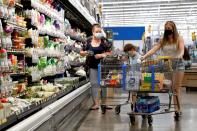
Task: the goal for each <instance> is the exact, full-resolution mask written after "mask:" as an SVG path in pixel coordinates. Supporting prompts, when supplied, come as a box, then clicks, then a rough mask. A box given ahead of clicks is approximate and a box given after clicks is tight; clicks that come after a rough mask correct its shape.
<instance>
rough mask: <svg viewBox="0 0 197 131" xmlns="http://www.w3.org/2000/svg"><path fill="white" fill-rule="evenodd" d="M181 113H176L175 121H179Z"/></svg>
mask: <svg viewBox="0 0 197 131" xmlns="http://www.w3.org/2000/svg"><path fill="white" fill-rule="evenodd" d="M179 117H180V116H179V113H178V112H175V116H174V119H175V121H179Z"/></svg>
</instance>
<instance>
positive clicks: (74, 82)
mask: <svg viewBox="0 0 197 131" xmlns="http://www.w3.org/2000/svg"><path fill="white" fill-rule="evenodd" d="M55 83H56V84H55V85H53V84H50V83H48V84H46V85H37V86H32V87H27V89H26V91H25V92H22V93H20V94H18V95H17V96H18V97H8V98H7V99H5V98H4V99H0V130H2V129H4V128H5V127H6V126H9V125H10V124H12V123H14V122H19V121H20V120H22V119H24V117H26V116H27V115H29V114H31V113H33V112H35V111H38V110H40V109H42V108H44V107H46V106H47V105H49V104H51V103H53V102H55V101H56V100H58V99H60V98H61V97H63V96H65V95H66V94H68V93H70V92H72V91H73V90H74V89H76V88H78V87H80V86H82V85H84V84H86V83H88V80H86V79H85V80H83V81H79V78H78V77H74V78H72V77H68V78H63V79H58V80H56V82H55ZM60 83H61V84H60Z"/></svg>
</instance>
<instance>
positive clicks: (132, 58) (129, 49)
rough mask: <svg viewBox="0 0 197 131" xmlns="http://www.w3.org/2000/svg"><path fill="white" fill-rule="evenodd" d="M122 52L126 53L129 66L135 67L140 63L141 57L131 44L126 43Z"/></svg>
mask: <svg viewBox="0 0 197 131" xmlns="http://www.w3.org/2000/svg"><path fill="white" fill-rule="evenodd" d="M124 52H125V53H126V56H127V57H128V61H127V62H128V63H127V64H130V65H136V64H139V63H141V60H140V58H141V55H140V53H139V52H137V47H136V46H134V45H133V44H131V43H128V44H126V45H125V46H124Z"/></svg>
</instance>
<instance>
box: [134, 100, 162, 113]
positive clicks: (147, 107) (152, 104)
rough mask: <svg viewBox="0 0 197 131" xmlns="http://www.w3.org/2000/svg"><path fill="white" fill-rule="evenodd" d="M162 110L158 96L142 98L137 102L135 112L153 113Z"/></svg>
mask: <svg viewBox="0 0 197 131" xmlns="http://www.w3.org/2000/svg"><path fill="white" fill-rule="evenodd" d="M159 109H160V100H159V97H158V96H141V97H139V98H138V99H137V101H136V106H135V112H139V113H152V112H155V111H157V110H159Z"/></svg>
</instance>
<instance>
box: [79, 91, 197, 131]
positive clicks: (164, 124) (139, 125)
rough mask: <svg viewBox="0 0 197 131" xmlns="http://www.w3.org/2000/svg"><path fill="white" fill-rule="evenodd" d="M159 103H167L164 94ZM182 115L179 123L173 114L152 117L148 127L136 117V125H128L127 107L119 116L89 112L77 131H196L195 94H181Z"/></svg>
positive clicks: (110, 113) (196, 98)
mask: <svg viewBox="0 0 197 131" xmlns="http://www.w3.org/2000/svg"><path fill="white" fill-rule="evenodd" d="M160 97H161V101H162V102H163V101H168V97H167V96H166V95H165V94H161V95H160ZM182 107H183V109H182V110H183V115H182V117H181V119H180V121H179V122H175V121H174V117H173V115H174V114H173V113H171V114H162V115H155V116H153V125H152V127H149V126H148V124H147V120H145V121H142V118H141V117H139V116H138V117H137V121H136V124H135V125H134V126H132V125H130V120H129V117H128V115H127V112H128V111H129V110H130V108H129V106H124V107H122V110H121V113H120V115H116V114H115V112H114V110H110V111H107V112H106V114H105V115H103V114H102V113H101V111H100V110H99V111H91V112H90V113H89V114H88V116H87V117H86V118H85V120H84V121H83V122H82V124H81V126H80V127H79V129H78V131H196V130H197V92H190V93H186V91H185V90H184V89H183V93H182Z"/></svg>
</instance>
